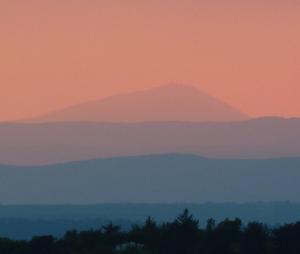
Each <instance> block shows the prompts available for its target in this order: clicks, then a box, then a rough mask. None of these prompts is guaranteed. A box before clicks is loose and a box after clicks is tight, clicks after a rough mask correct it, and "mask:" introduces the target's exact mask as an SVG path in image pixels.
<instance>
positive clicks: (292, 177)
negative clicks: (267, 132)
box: [0, 154, 300, 204]
mask: <svg viewBox="0 0 300 254" xmlns="http://www.w3.org/2000/svg"><path fill="white" fill-rule="evenodd" d="M0 176H1V177H0V201H1V203H4V204H13V203H14V204H20V203H23V204H32V203H39V204H55V203H56V204H62V203H65V204H66V203H73V204H83V203H85V204H89V203H103V202H142V203H151V202H158V203H160V202H162V203H165V202H254V201H282V200H289V201H294V202H299V201H300V197H299V192H300V185H299V179H300V159H297V158H295V159H292V158H291V159H272V160H214V159H205V158H201V157H197V156H191V155H175V154H174V155H157V156H154V155H153V156H141V157H127V158H112V159H102V160H92V161H81V162H73V163H66V164H60V165H50V166H43V167H9V166H1V167H0Z"/></svg>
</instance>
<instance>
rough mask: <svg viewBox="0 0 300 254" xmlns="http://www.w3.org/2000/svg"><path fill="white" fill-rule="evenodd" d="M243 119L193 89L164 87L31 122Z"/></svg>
mask: <svg viewBox="0 0 300 254" xmlns="http://www.w3.org/2000/svg"><path fill="white" fill-rule="evenodd" d="M246 118H247V116H246V115H245V114H243V113H241V112H240V111H238V110H237V109H235V108H233V107H231V106H230V105H227V104H226V103H224V102H222V101H220V100H218V99H215V98H213V97H210V96H209V95H207V94H205V93H203V92H201V91H199V90H197V89H196V88H193V87H190V86H183V85H167V86H162V87H158V88H153V89H149V90H145V91H139V92H134V93H130V94H122V95H116V96H112V97H109V98H107V99H104V100H99V101H91V102H87V103H83V104H79V105H75V106H73V107H70V108H66V109H63V110H60V111H57V112H52V113H49V114H47V115H44V116H41V117H38V118H36V119H33V121H36V122H49V121H98V122H153V121H201V122H205V121H235V120H243V119H246Z"/></svg>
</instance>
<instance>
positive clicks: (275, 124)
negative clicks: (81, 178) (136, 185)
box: [0, 118, 300, 202]
mask: <svg viewBox="0 0 300 254" xmlns="http://www.w3.org/2000/svg"><path fill="white" fill-rule="evenodd" d="M0 140H1V142H0V163H4V164H17V165H40V164H49V163H58V162H67V161H74V160H86V159H93V158H101V157H102V158H103V157H116V156H129V155H146V154H162V153H188V154H197V155H201V156H205V157H215V158H271V157H289V156H292V157H293V156H296V157H297V156H300V119H283V118H263V119H255V120H250V121H242V122H228V123H184V122H180V123H176V122H173V123H171V122H169V123H168V122H163V123H159V122H157V123H131V124H126V123H123V124H113V123H111V124H109V123H87V122H86V123H65V122H64V123H45V124H13V123H7V124H0ZM0 202H1V201H0Z"/></svg>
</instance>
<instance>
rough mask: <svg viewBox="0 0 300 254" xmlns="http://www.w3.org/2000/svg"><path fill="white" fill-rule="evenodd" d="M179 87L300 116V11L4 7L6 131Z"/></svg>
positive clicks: (74, 1) (48, 2) (197, 6)
mask: <svg viewBox="0 0 300 254" xmlns="http://www.w3.org/2000/svg"><path fill="white" fill-rule="evenodd" d="M170 82H181V83H186V84H192V85H196V86H198V87H199V88H201V89H202V90H204V91H206V92H208V93H210V94H212V95H214V96H216V97H220V98H222V99H223V100H225V101H227V102H229V103H231V104H232V105H234V106H236V107H238V108H239V109H241V110H242V111H244V112H245V113H248V114H250V115H252V116H261V115H283V116H300V99H299V98H300V1H297V0H251V1H250V0H228V1H224V0H181V1H179V0H151V1H149V0H126V1H124V0H89V1H86V0H43V1H41V0H26V1H23V0H1V1H0V103H1V104H0V105H1V107H0V120H2V121H3V120H13V119H16V118H24V117H31V116H34V115H38V114H41V113H43V112H46V111H51V110H53V109H58V108H61V107H65V106H67V105H71V104H74V103H78V102H83V101H86V100H90V99H97V98H103V97H105V96H108V95H112V94H114V93H120V92H128V91H132V90H137V89H144V88H147V87H152V86H157V85H160V84H165V83H170Z"/></svg>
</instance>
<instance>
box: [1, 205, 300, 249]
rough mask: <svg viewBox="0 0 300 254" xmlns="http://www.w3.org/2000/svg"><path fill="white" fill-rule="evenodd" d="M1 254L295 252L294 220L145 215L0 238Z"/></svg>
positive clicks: (299, 226) (299, 237) (299, 236)
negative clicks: (272, 223) (128, 222)
mask: <svg viewBox="0 0 300 254" xmlns="http://www.w3.org/2000/svg"><path fill="white" fill-rule="evenodd" d="M0 253H1V254H299V253H300V222H298V223H294V224H286V225H282V226H278V227H276V228H271V227H269V226H267V225H264V224H261V223H258V222H251V223H248V224H247V225H243V223H242V221H241V220H240V219H225V220H224V221H221V222H219V223H216V222H215V221H214V220H213V219H209V220H208V221H207V223H206V224H205V225H201V224H200V223H199V221H198V220H197V219H195V218H194V217H193V215H191V214H190V213H189V211H188V210H185V211H184V212H183V213H182V214H180V215H179V216H178V217H177V218H176V219H175V220H174V221H172V222H166V223H160V224H158V223H157V222H156V221H155V220H154V219H152V218H151V217H148V218H147V220H146V221H145V222H144V223H143V224H142V225H137V224H136V225H133V226H132V228H131V229H130V230H128V231H122V230H121V228H120V226H118V225H114V224H112V223H110V224H107V225H105V226H103V227H102V228H101V229H99V230H88V231H81V232H78V231H76V230H71V231H68V232H66V233H65V235H64V236H63V237H61V238H55V237H53V236H51V235H49V236H38V237H33V238H32V239H31V240H30V241H17V240H11V239H6V238H0Z"/></svg>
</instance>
